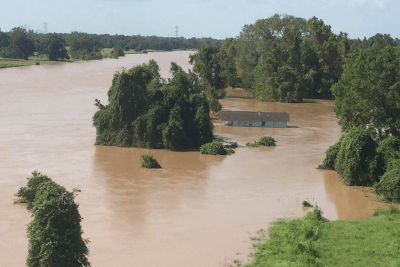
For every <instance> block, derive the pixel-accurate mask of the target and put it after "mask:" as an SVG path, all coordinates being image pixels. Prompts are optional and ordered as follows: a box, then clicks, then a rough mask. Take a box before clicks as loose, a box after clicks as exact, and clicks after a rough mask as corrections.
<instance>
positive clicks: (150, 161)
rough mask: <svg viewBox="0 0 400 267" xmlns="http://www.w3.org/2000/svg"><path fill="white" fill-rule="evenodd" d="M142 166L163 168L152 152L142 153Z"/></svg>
mask: <svg viewBox="0 0 400 267" xmlns="http://www.w3.org/2000/svg"><path fill="white" fill-rule="evenodd" d="M140 167H142V168H149V169H153V168H161V166H160V164H158V162H157V160H156V159H155V158H154V157H153V156H152V155H150V154H144V155H140Z"/></svg>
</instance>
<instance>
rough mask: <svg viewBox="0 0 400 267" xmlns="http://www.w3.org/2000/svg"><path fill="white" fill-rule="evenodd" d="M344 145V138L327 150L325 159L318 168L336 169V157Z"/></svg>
mask: <svg viewBox="0 0 400 267" xmlns="http://www.w3.org/2000/svg"><path fill="white" fill-rule="evenodd" d="M341 145H342V138H340V139H339V141H338V142H337V143H336V144H334V145H332V146H330V147H329V148H328V149H327V150H326V152H325V159H324V161H323V162H322V164H321V165H319V166H318V169H327V170H335V163H336V157H337V154H338V153H339V150H340V147H341Z"/></svg>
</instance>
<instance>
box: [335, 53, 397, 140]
mask: <svg viewBox="0 0 400 267" xmlns="http://www.w3.org/2000/svg"><path fill="white" fill-rule="evenodd" d="M399 58H400V48H398V47H392V46H386V47H385V48H383V49H379V48H378V47H377V46H372V47H368V48H365V49H361V48H357V47H352V50H351V53H350V54H349V55H348V58H347V59H346V63H345V65H344V67H343V68H344V69H343V74H342V76H341V79H340V80H339V81H338V82H337V83H336V84H335V85H334V86H333V87H332V92H333V95H334V96H335V112H336V116H337V117H339V118H340V120H339V124H340V125H341V126H342V129H343V130H344V131H347V130H349V129H350V128H351V127H353V126H356V127H360V128H364V129H365V128H372V129H375V131H376V132H377V134H378V136H380V138H381V139H383V137H384V136H388V135H390V134H392V135H395V136H398V135H399V130H400V105H399V103H400V80H399V77H400V60H399Z"/></svg>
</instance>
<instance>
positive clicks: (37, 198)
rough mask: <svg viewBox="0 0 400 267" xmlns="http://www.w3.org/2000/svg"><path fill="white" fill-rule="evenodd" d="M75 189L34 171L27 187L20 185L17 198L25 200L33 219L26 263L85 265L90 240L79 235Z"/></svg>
mask: <svg viewBox="0 0 400 267" xmlns="http://www.w3.org/2000/svg"><path fill="white" fill-rule="evenodd" d="M76 192H79V190H77V189H74V191H73V192H68V191H67V190H66V189H65V188H64V187H63V186H60V185H58V184H56V183H55V182H53V181H52V180H51V179H50V178H49V177H47V176H46V175H42V174H41V173H39V172H36V171H35V172H33V173H32V177H31V178H30V179H29V181H28V185H27V187H22V188H20V190H19V191H18V194H17V196H18V197H20V200H19V201H18V202H20V203H21V202H24V203H27V208H28V210H30V211H31V212H32V216H33V220H32V221H31V222H30V223H29V225H28V230H27V232H28V238H29V249H28V258H27V260H26V264H27V266H29V267H39V266H46V267H55V266H57V267H71V266H73V267H87V266H90V263H89V261H88V259H87V256H88V254H89V250H88V247H87V244H88V243H89V240H87V239H83V238H82V233H83V231H82V229H81V225H80V222H81V221H82V217H81V216H80V214H79V211H78V207H79V205H78V204H76V203H75V201H74V198H75V195H76Z"/></svg>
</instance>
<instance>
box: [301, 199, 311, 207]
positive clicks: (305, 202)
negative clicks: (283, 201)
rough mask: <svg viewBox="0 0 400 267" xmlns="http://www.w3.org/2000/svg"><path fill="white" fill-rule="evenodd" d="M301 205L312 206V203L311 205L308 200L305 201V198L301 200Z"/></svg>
mask: <svg viewBox="0 0 400 267" xmlns="http://www.w3.org/2000/svg"><path fill="white" fill-rule="evenodd" d="M301 205H302V206H303V207H310V208H312V207H314V206H313V205H311V203H310V202H308V201H305V200H303V202H302V203H301Z"/></svg>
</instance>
